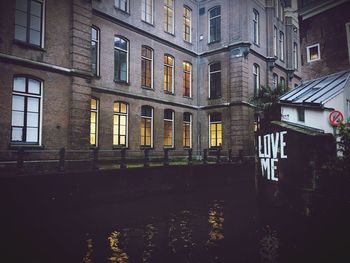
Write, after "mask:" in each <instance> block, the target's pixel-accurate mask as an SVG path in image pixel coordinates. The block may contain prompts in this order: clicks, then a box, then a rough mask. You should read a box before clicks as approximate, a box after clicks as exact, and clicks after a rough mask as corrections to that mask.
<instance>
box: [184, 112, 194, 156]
mask: <svg viewBox="0 0 350 263" xmlns="http://www.w3.org/2000/svg"><path fill="white" fill-rule="evenodd" d="M186 114H188V116H189V117H190V120H189V121H187V120H185V115H186ZM192 118H193V117H192V113H190V112H184V113H183V119H182V146H183V148H184V149H192V122H193V121H192ZM186 126H188V127H189V136H190V137H189V142H190V143H189V145H187V144H186V139H187V137H186Z"/></svg>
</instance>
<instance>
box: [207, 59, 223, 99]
mask: <svg viewBox="0 0 350 263" xmlns="http://www.w3.org/2000/svg"><path fill="white" fill-rule="evenodd" d="M219 97H221V64H220V63H219V62H218V63H213V64H211V65H209V98H210V99H217V98H219Z"/></svg>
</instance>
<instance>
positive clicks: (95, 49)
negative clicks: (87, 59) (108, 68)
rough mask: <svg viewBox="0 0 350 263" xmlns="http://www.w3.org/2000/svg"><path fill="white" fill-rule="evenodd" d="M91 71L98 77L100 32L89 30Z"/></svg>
mask: <svg viewBox="0 0 350 263" xmlns="http://www.w3.org/2000/svg"><path fill="white" fill-rule="evenodd" d="M91 71H92V73H93V74H94V75H95V76H99V75H100V30H99V29H98V28H97V27H92V28H91Z"/></svg>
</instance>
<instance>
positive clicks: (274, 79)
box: [272, 73, 278, 89]
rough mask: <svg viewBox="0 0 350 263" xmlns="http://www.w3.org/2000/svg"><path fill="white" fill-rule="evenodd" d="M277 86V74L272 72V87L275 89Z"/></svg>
mask: <svg viewBox="0 0 350 263" xmlns="http://www.w3.org/2000/svg"><path fill="white" fill-rule="evenodd" d="M277 86H278V76H277V74H275V73H274V74H273V75H272V88H273V89H277Z"/></svg>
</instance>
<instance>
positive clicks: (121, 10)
mask: <svg viewBox="0 0 350 263" xmlns="http://www.w3.org/2000/svg"><path fill="white" fill-rule="evenodd" d="M114 9H115V10H117V11H118V12H120V13H122V14H124V15H127V16H130V13H129V12H128V11H125V10H123V9H120V8H119V7H116V6H114Z"/></svg>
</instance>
